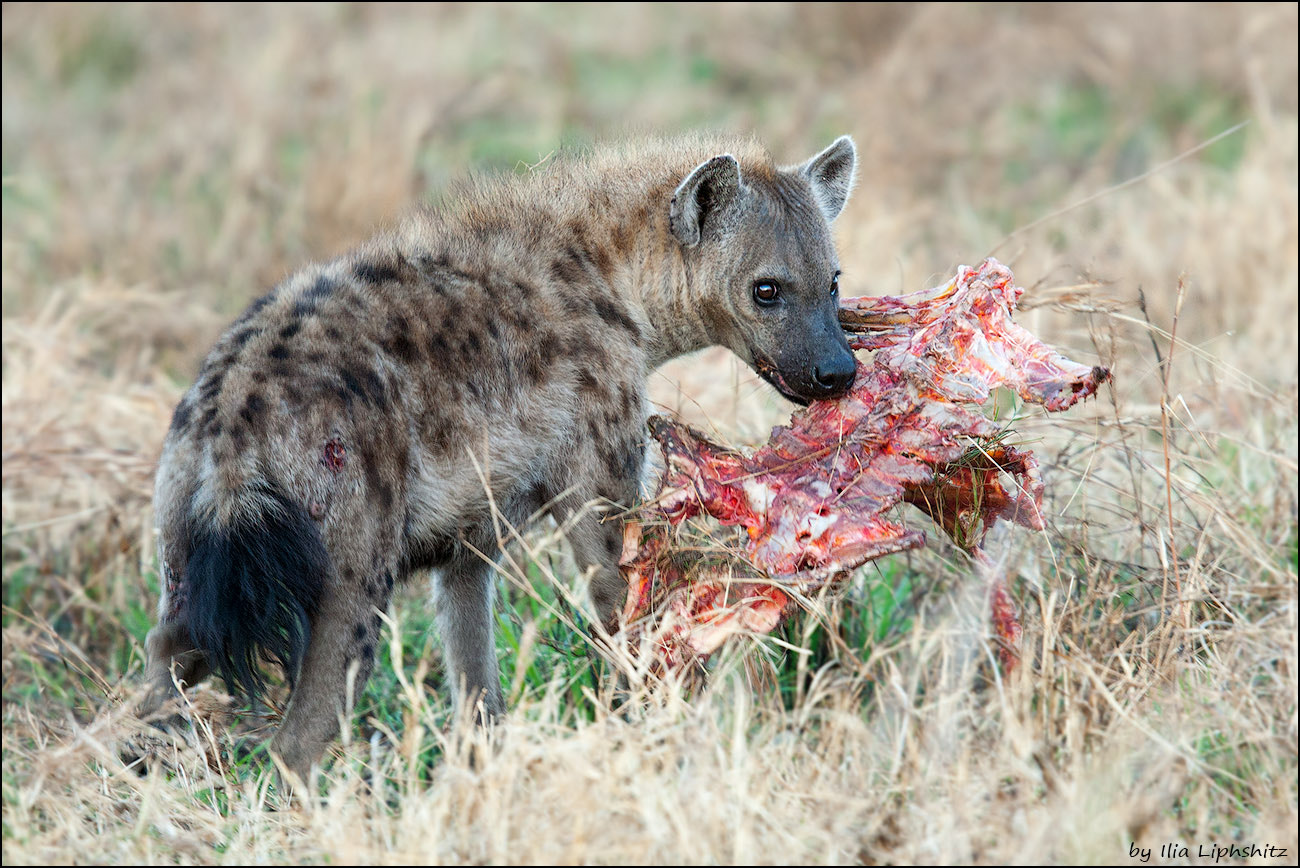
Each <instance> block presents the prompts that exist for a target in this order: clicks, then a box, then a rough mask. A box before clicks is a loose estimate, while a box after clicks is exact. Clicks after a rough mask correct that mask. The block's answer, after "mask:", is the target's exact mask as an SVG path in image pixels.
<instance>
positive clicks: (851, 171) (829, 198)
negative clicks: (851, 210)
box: [799, 136, 858, 221]
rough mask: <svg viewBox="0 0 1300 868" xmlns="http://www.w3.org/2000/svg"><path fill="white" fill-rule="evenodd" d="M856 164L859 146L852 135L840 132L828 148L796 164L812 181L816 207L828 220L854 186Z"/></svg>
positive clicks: (839, 209) (841, 206) (835, 215)
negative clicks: (843, 134) (840, 134)
mask: <svg viewBox="0 0 1300 868" xmlns="http://www.w3.org/2000/svg"><path fill="white" fill-rule="evenodd" d="M857 166H858V149H857V148H855V147H854V146H853V139H852V138H850V137H849V136H840V137H839V138H838V139H836V140H835V141H834V142H833V143H832V144H831V146H830V147H829V148H827V149H826V150H824V151H822V152H821V153H820V154H818V155H817V156H815V157H813V158H812V159H811V160H809V161H808V162H806V163H804V164H803V165H802V166H800V167H799V171H800V172H802V173H803V174H804V177H806V178H807V179H808V183H809V184H811V185H812V191H813V197H814V198H815V199H816V200H817V207H818V208H820V209H821V212H822V214H824V215H825V216H826V219H827V221H830V220H834V219H835V218H836V217H838V216H839V214H840V212H841V211H843V210H844V203H845V202H847V201H849V192H850V191H851V190H852V189H853V180H854V175H855V174H856V172H857Z"/></svg>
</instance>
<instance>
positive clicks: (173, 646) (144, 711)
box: [136, 619, 212, 720]
mask: <svg viewBox="0 0 1300 868" xmlns="http://www.w3.org/2000/svg"><path fill="white" fill-rule="evenodd" d="M144 647H145V658H146V660H145V683H146V685H147V690H146V693H145V697H144V700H143V701H142V702H141V703H140V705H139V707H138V708H137V709H136V711H137V713H138V714H139V716H140V717H141V718H145V719H148V718H151V717H153V716H154V715H156V714H157V713H158V712H159V711H160V710H161V709H162V707H163V706H164V705H165V704H166V703H167V702H168V701H170V700H172V699H175V698H176V697H178V696H179V695H180V694H179V693H178V692H177V690H176V685H177V684H178V683H179V684H180V686H181V687H182V688H184V687H193V686H194V685H195V684H198V683H199V682H200V681H202V680H203V679H204V678H206V677H208V675H209V674H211V672H212V668H211V667H210V666H209V665H208V659H207V657H206V656H205V655H204V654H203V652H202V651H199V650H198V649H197V648H195V647H194V643H193V641H191V639H190V631H189V628H188V627H186V626H185V625H184V624H182V623H179V622H177V621H168V620H166V619H164V620H162V621H160V622H158V625H157V626H155V627H154V628H153V629H152V630H150V631H149V635H148V636H147V637H145V641H144ZM170 719H171V718H167V719H166V720H170Z"/></svg>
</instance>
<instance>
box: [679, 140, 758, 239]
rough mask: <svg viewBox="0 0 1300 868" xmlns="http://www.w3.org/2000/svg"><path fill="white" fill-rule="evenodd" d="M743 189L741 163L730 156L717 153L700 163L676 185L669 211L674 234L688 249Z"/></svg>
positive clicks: (729, 206)
mask: <svg viewBox="0 0 1300 868" xmlns="http://www.w3.org/2000/svg"><path fill="white" fill-rule="evenodd" d="M742 193H743V187H742V186H741V182H740V164H739V163H737V162H736V158H735V157H733V156H731V154H719V155H718V156H716V157H714V158H713V159H711V160H706V161H705V162H703V163H700V164H699V165H698V166H696V167H695V169H694V170H693V171H692V172H691V173H690V174H689V175H687V176H686V180H684V181H682V182H681V184H679V185H678V186H677V192H676V193H674V194H673V203H672V205H671V206H669V208H668V222H669V224H670V225H671V226H672V229H673V235H675V236H677V240H678V241H680V242H681V243H682V244H684V245H685V246H687V247H694V246H695V245H696V244H699V243H700V238H701V236H702V235H703V234H704V231H705V228H706V226H707V227H710V228H711V227H713V226H714V225H715V224H716V223H717V222H718V218H719V217H721V216H722V215H723V214H724V213H725V212H726V211H727V210H729V209H731V208H732V207H733V206H734V205H735V204H736V203H738V202H739V201H740V197H741V194H742Z"/></svg>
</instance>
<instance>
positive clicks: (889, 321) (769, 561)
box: [622, 259, 1109, 669]
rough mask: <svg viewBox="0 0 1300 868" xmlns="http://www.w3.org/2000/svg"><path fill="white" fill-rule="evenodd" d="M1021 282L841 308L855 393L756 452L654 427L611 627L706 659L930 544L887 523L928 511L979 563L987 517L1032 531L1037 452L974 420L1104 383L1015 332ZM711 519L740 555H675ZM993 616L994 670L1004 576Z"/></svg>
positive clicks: (1063, 400) (1015, 625) (1036, 515)
mask: <svg viewBox="0 0 1300 868" xmlns="http://www.w3.org/2000/svg"><path fill="white" fill-rule="evenodd" d="M1022 292H1023V290H1022V289H1020V288H1019V287H1017V286H1015V284H1014V282H1013V279H1012V275H1011V271H1010V270H1009V269H1008V268H1007V267H1006V266H1004V265H1002V264H1001V263H999V262H997V261H996V260H993V259H989V260H987V261H986V262H984V264H983V265H981V266H980V267H979V268H968V267H965V266H963V267H961V268H960V269H958V271H957V275H956V277H954V278H953V279H951V280H949V281H948V282H947V283H945V284H943V285H942V286H939V287H936V288H934V289H930V290H926V291H923V292H918V293H913V294H911V295H906V296H902V297H888V296H885V297H880V298H870V297H864V298H851V299H845V300H844V301H843V302H842V303H841V309H840V322H841V324H842V325H843V327H844V329H845V330H846V331H847V332H848V333H849V338H850V340H849V343H850V345H851V346H852V347H853V348H854V349H856V350H872V351H874V356H873V358H872V359H871V361H870V362H869V363H864V362H862V361H861V360H860V361H859V362H858V374H857V379H856V381H855V383H854V386H853V389H852V390H851V391H850V393H849V394H848V395H846V396H845V397H843V398H839V399H836V400H833V401H819V402H815V403H814V404H812V405H811V406H809V407H807V408H806V409H802V410H799V411H797V412H796V413H795V414H794V415H793V416H792V418H791V420H790V424H789V425H785V426H778V427H777V428H774V429H773V431H772V435H771V437H770V439H769V440H768V442H767V443H766V444H765V445H763V446H762V447H760V448H758V449H757V450H753V451H740V450H736V449H731V448H728V447H725V446H721V445H718V444H716V443H713V442H711V441H709V440H708V439H707V438H705V437H704V436H703V435H701V434H700V433H699V432H697V431H694V430H692V429H691V428H689V427H687V426H686V425H684V424H682V423H680V422H676V421H674V420H672V419H668V418H665V417H662V416H656V417H653V418H651V419H650V423H649V424H650V431H651V433H652V434H653V435H654V437H655V439H656V440H657V441H658V442H659V445H660V448H661V449H662V451H663V454H664V462H665V472H664V476H663V481H662V484H661V487H660V491H659V495H658V496H657V497H656V498H655V500H654V501H652V502H651V503H650V504H649V505H648V506H647V507H645V508H644V509H643V512H642V516H641V520H640V521H636V522H630V523H629V524H628V529H627V536H626V539H625V541H624V543H625V544H624V552H623V558H622V569H623V575H624V577H625V578H626V579H627V582H628V599H627V604H626V606H625V608H624V611H623V613H622V629H623V630H624V631H626V632H627V634H628V636H629V638H631V639H633V640H636V641H638V642H639V641H647V642H649V644H650V645H651V647H652V648H653V652H652V653H653V654H654V656H655V661H654V662H655V665H656V666H657V667H660V668H662V669H676V668H679V667H681V666H683V665H689V664H694V663H699V662H701V661H703V660H704V659H706V658H707V657H708V656H709V655H710V654H712V653H713V652H714V651H716V650H717V649H718V648H719V647H720V646H721V645H722V643H723V642H725V641H726V639H727V638H728V637H729V636H731V635H733V634H735V633H737V632H750V633H766V632H770V631H771V630H773V629H774V628H775V627H776V626H777V624H778V623H779V622H780V619H781V617H782V616H783V615H784V614H785V613H786V612H787V611H789V610H790V609H791V608H792V606H793V605H794V604H795V602H796V601H797V600H799V599H800V598H806V597H807V595H809V594H811V593H812V592H814V591H816V590H818V589H820V588H821V587H823V586H824V585H825V584H826V583H827V582H831V581H834V580H835V579H837V578H838V577H841V576H843V575H845V574H846V573H847V572H848V571H850V570H852V569H854V568H855V567H858V566H860V565H862V564H864V563H866V562H867V561H870V560H872V559H874V558H878V557H881V556H883V555H887V554H891V553H894V552H899V551H903V550H905V549H911V548H917V547H920V546H922V545H924V544H925V534H924V533H923V532H922V531H919V530H914V529H909V528H906V527H904V526H903V525H901V524H899V523H897V522H896V521H893V520H891V519H888V518H886V517H885V516H884V513H885V512H886V511H887V510H889V509H890V508H891V507H893V506H895V505H896V504H898V503H900V502H906V503H910V504H912V505H913V506H916V507H918V508H920V509H921V510H922V511H923V512H925V513H927V514H928V515H929V516H930V517H931V518H932V519H933V520H934V522H935V523H936V524H937V525H938V526H939V527H940V528H942V529H943V531H944V532H945V533H947V534H948V535H949V536H950V537H951V538H952V539H953V541H954V542H955V543H956V544H957V545H958V546H960V547H961V548H963V549H965V550H966V551H968V552H970V553H971V554H972V555H973V556H975V557H976V558H977V559H981V558H983V557H984V555H983V552H982V550H981V548H980V546H981V543H982V541H983V539H984V534H985V532H986V531H987V530H988V528H989V527H990V525H992V524H993V522H995V521H997V520H998V519H1005V520H1007V521H1010V522H1013V523H1016V524H1020V525H1023V526H1025V527H1028V528H1032V529H1036V530H1041V529H1042V528H1043V526H1044V525H1043V516H1042V512H1041V504H1042V496H1043V486H1042V482H1041V481H1040V480H1039V476H1038V472H1037V470H1038V464H1037V461H1036V460H1035V458H1034V456H1033V454H1032V453H1030V452H1027V451H1022V450H1019V449H1016V448H1014V447H1012V446H1008V445H1005V444H1004V443H1002V442H1001V440H1002V437H1003V433H1004V432H1003V431H1002V430H1001V429H1000V427H999V426H998V425H997V424H996V423H995V422H993V421H992V420H990V419H989V418H988V417H986V416H985V415H984V414H983V413H981V412H980V409H979V406H980V405H981V404H983V403H984V402H985V401H987V400H988V399H989V397H990V394H991V392H992V390H993V389H995V388H997V387H1006V388H1009V389H1012V390H1014V391H1015V392H1016V393H1017V394H1018V395H1020V397H1021V398H1023V399H1024V400H1026V401H1030V402H1033V403H1037V404H1042V405H1043V406H1044V407H1046V408H1047V409H1048V410H1053V411H1057V410H1064V409H1066V408H1067V407H1070V406H1071V405H1073V404H1074V403H1075V402H1076V401H1079V400H1080V399H1082V398H1085V397H1087V396H1088V395H1091V394H1093V393H1094V392H1095V391H1096V390H1097V388H1098V386H1099V385H1100V384H1101V383H1103V382H1104V381H1105V380H1106V379H1107V378H1108V377H1109V372H1108V371H1107V369H1105V368H1101V367H1088V366H1085V365H1079V364H1076V363H1074V362H1071V361H1069V360H1068V359H1065V358H1063V357H1062V356H1060V355H1059V354H1057V353H1056V352H1054V351H1053V350H1051V349H1050V348H1048V347H1047V346H1045V345H1044V344H1043V343H1042V342H1040V341H1039V340H1038V339H1037V338H1035V337H1034V336H1033V335H1032V334H1030V333H1029V332H1027V331H1026V330H1025V329H1023V328H1021V327H1020V326H1019V325H1017V324H1016V323H1014V322H1013V321H1012V312H1013V311H1014V310H1015V307H1016V302H1017V300H1018V299H1019V298H1020V295H1021V293H1022ZM701 515H707V516H711V517H712V518H714V519H716V520H717V521H719V522H721V523H722V524H723V525H735V526H739V527H741V528H743V529H744V531H745V533H744V535H743V539H742V540H741V542H740V543H739V544H738V545H731V546H727V545H722V546H720V547H705V548H701V547H694V548H692V547H689V546H682V545H680V544H679V541H678V540H677V538H676V533H675V527H676V526H678V525H680V524H681V523H682V522H684V521H686V520H687V519H689V518H692V517H694V516H701ZM991 594H992V616H993V621H994V626H995V629H996V630H997V633H998V635H999V637H1000V638H1001V640H1002V644H1001V652H1002V655H1001V656H1002V660H1003V663H1004V665H1005V666H1007V667H1011V666H1013V665H1014V663H1015V660H1016V659H1017V649H1018V646H1019V637H1020V624H1019V621H1018V619H1017V616H1016V612H1015V606H1014V604H1013V603H1012V601H1011V598H1010V596H1009V595H1008V593H1007V589H1006V587H1005V585H1004V584H1003V582H1002V580H1001V578H1000V577H995V579H994V586H993V588H992V589H991Z"/></svg>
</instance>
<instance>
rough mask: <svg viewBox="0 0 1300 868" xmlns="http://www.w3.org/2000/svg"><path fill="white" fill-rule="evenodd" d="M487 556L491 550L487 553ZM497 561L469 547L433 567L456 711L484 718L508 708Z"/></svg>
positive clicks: (444, 648)
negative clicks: (496, 621)
mask: <svg viewBox="0 0 1300 868" xmlns="http://www.w3.org/2000/svg"><path fill="white" fill-rule="evenodd" d="M484 553H485V554H488V552H487V551H484ZM494 579H495V577H494V576H493V570H492V564H491V563H489V562H488V561H486V560H484V558H483V557H482V556H480V555H479V554H478V553H477V552H474V551H472V550H470V549H469V547H467V546H465V545H463V544H462V545H457V546H456V549H455V553H454V554H453V555H452V557H451V559H450V560H449V561H448V562H447V563H445V564H443V565H442V566H440V567H438V568H437V569H435V570H434V575H433V587H434V602H435V605H436V608H437V613H438V630H439V632H440V633H441V634H442V646H443V653H444V655H445V657H446V661H447V677H448V680H449V681H451V686H452V695H453V697H454V698H455V703H456V710H457V712H458V713H459V714H462V715H463V714H466V713H468V712H469V711H471V710H472V712H473V715H474V718H475V719H476V720H478V721H480V722H483V721H485V720H491V719H493V718H495V717H496V716H498V715H500V714H502V713H503V712H504V711H505V700H504V699H503V698H502V695H501V673H500V669H499V667H498V666H497V655H496V643H495V642H494V641H493V626H494V625H493V618H492V597H493V589H494Z"/></svg>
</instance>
